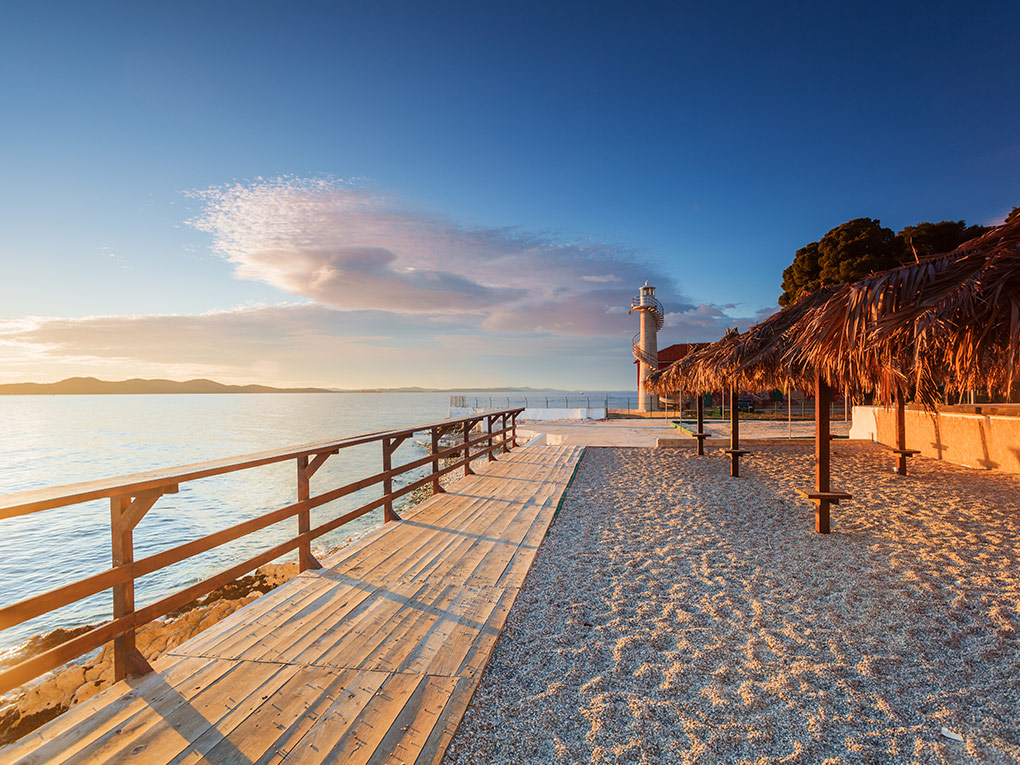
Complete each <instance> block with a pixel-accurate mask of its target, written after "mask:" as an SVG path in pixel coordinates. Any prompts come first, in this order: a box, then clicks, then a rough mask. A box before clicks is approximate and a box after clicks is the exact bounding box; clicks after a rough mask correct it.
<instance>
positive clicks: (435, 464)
mask: <svg viewBox="0 0 1020 765" xmlns="http://www.w3.org/2000/svg"><path fill="white" fill-rule="evenodd" d="M438 454H439V428H432V493H433V494H444V493H445V492H446V489H444V488H443V487H442V484H440V483H439V457H438Z"/></svg>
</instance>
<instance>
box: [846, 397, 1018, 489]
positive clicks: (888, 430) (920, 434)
mask: <svg viewBox="0 0 1020 765" xmlns="http://www.w3.org/2000/svg"><path fill="white" fill-rule="evenodd" d="M905 414H906V430H907V448H908V449H917V450H919V451H920V452H921V454H923V455H924V456H925V457H933V458H934V459H942V460H946V461H947V462H955V463H957V464H958V465H966V466H968V467H974V468H985V469H989V470H1001V471H1004V472H1006V473H1020V417H989V416H986V415H980V414H952V413H948V412H940V413H939V414H938V415H937V416H933V415H932V414H931V413H930V412H926V411H924V410H922V409H908V410H907V411H906V412H905ZM868 431H870V432H871V436H872V438H874V440H875V441H877V442H878V443H881V444H885V445H886V446H895V445H896V410H895V409H894V408H892V407H889V408H885V407H873V406H855V407H854V425H853V428H852V429H851V433H850V435H851V437H855V436H856V437H858V438H860V437H864V438H867V437H868Z"/></svg>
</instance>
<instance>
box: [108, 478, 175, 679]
mask: <svg viewBox="0 0 1020 765" xmlns="http://www.w3.org/2000/svg"><path fill="white" fill-rule="evenodd" d="M162 493H163V492H161V491H152V492H146V493H144V494H141V495H139V496H137V497H136V498H135V499H134V501H132V499H131V497H111V498H110V541H111V548H112V553H113V567H114V568H117V567H119V566H131V564H133V563H134V561H135V552H134V529H135V526H137V525H138V522H139V521H140V520H141V519H142V517H143V516H144V515H145V513H147V512H148V511H149V509H150V508H151V507H152V506H153V505H154V504H155V503H156V500H157V499H159V497H160V496H162ZM134 610H135V579H134V576H133V575H132V577H131V578H130V579H128V581H126V582H124V583H123V584H115V585H114V586H113V618H114V619H120V618H121V617H124V616H129V615H130V614H132V613H134ZM151 671H152V667H150V666H149V662H147V661H146V660H145V657H144V656H142V654H141V653H139V651H138V648H137V647H136V646H135V630H134V628H132V629H130V630H128V631H126V632H125V633H124V634H122V635H118V636H117V637H115V638H114V639H113V677H114V680H115V681H119V680H123V679H124V678H125V677H128V676H129V675H144V674H145V673H147V672H151Z"/></svg>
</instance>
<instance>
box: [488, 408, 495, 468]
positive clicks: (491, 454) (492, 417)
mask: <svg viewBox="0 0 1020 765" xmlns="http://www.w3.org/2000/svg"><path fill="white" fill-rule="evenodd" d="M496 416H497V415H494V414H492V415H489V416H488V417H486V418H485V426H486V427H487V428H488V429H489V446H488V452H489V462H495V461H496V448H495V447H496V442H495V441H493V436H492V426H493V425H495V424H496Z"/></svg>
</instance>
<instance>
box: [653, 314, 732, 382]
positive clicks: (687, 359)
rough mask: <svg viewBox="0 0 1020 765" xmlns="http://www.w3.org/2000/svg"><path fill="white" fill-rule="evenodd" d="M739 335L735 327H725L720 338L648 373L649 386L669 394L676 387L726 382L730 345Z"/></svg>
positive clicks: (730, 352) (730, 351)
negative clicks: (729, 328)
mask: <svg viewBox="0 0 1020 765" xmlns="http://www.w3.org/2000/svg"><path fill="white" fill-rule="evenodd" d="M739 338H740V333H738V332H737V330H735V329H731V330H728V331H727V332H726V334H725V335H724V336H723V337H722V339H721V340H716V341H715V342H714V343H712V344H711V345H708V346H705V347H704V348H699V349H698V350H696V351H694V352H693V353H689V354H688V355H686V356H684V357H683V358H682V359H680V360H679V361H674V362H673V363H672V364H670V365H669V366H668V367H666V368H665V369H660V370H659V371H658V372H653V373H652V374H651V375H649V377H648V383H649V387H650V388H651V389H652V390H653V391H655V392H656V393H660V394H662V395H669V394H670V393H675V392H676V391H678V390H687V391H709V390H721V389H723V388H726V387H728V386H729V382H722V383H720V382H719V381H720V380H728V376H727V375H728V373H729V372H730V371H731V366H730V365H731V359H732V356H733V348H734V346H735V345H736V343H737V342H738V340H739Z"/></svg>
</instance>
